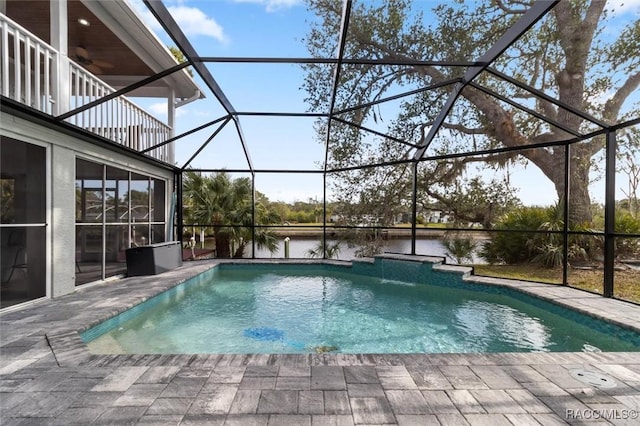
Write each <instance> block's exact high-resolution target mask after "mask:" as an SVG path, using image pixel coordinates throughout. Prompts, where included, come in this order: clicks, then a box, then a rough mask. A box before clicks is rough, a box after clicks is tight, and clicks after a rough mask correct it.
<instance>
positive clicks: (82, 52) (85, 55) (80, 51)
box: [76, 46, 89, 61]
mask: <svg viewBox="0 0 640 426" xmlns="http://www.w3.org/2000/svg"><path fill="white" fill-rule="evenodd" d="M76 55H77V56H78V57H79V58H82V59H84V60H85V61H88V60H89V51H88V50H87V49H86V48H84V47H82V46H77V47H76Z"/></svg>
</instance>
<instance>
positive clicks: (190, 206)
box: [183, 171, 280, 258]
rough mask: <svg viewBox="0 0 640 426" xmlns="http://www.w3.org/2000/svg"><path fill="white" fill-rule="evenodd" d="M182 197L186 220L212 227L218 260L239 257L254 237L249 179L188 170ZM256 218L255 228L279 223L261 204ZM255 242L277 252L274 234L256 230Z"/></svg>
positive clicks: (258, 203)
mask: <svg viewBox="0 0 640 426" xmlns="http://www.w3.org/2000/svg"><path fill="white" fill-rule="evenodd" d="M183 194H184V212H185V215H184V216H185V218H187V221H191V223H192V224H195V223H198V224H201V225H210V226H211V227H212V229H213V236H214V239H215V243H216V252H217V257H221V258H229V257H232V256H233V257H242V256H243V255H244V250H245V248H246V246H247V244H248V243H249V242H250V241H251V240H252V239H253V237H254V235H253V234H252V227H253V223H252V222H253V220H252V217H253V215H252V213H253V212H252V207H251V202H252V196H251V195H252V188H251V180H250V179H249V178H238V179H232V178H231V177H230V176H229V175H228V174H227V173H224V172H223V173H216V174H214V175H203V174H201V173H197V172H193V171H188V172H186V173H185V178H184V187H183ZM255 219H256V225H269V224H272V223H276V222H279V221H280V218H279V217H277V216H276V215H275V214H273V213H270V212H268V211H267V209H266V207H265V206H264V203H262V202H257V203H256V205H255ZM255 242H256V245H257V246H258V248H266V249H267V250H269V251H270V252H272V253H273V252H276V251H277V250H278V242H277V238H276V235H275V233H273V231H269V230H266V229H263V228H256V229H255ZM232 250H233V252H232Z"/></svg>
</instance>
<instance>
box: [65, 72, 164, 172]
mask: <svg viewBox="0 0 640 426" xmlns="http://www.w3.org/2000/svg"><path fill="white" fill-rule="evenodd" d="M70 66H71V73H70V83H71V105H70V108H71V110H73V109H75V108H78V107H81V106H84V105H86V104H88V103H90V102H93V101H95V100H98V99H100V98H102V97H104V96H106V95H109V94H111V93H113V92H115V89H113V88H112V87H110V86H108V85H107V84H106V83H104V82H103V81H102V80H100V79H98V78H97V77H96V76H94V75H93V74H91V73H90V72H88V71H87V70H85V69H84V68H82V67H81V66H80V65H78V64H76V63H73V62H71V63H70ZM67 121H68V122H70V123H72V124H74V125H76V126H78V127H82V128H83V129H88V130H90V131H92V132H93V133H96V134H98V135H100V136H103V137H105V138H107V139H111V140H112V141H115V142H117V143H119V144H122V145H124V146H126V147H128V148H131V149H134V150H136V151H142V150H145V149H147V148H150V147H152V146H154V145H156V144H158V143H161V142H164V141H165V140H167V139H169V137H170V131H171V128H170V127H169V126H167V125H166V124H164V123H163V122H162V121H160V120H158V119H156V118H155V117H153V116H152V115H151V114H149V113H148V112H146V111H144V110H143V109H142V108H140V107H139V106H137V105H136V104H134V103H133V102H131V101H130V100H129V99H127V98H126V97H124V96H119V97H117V98H114V99H111V100H109V101H107V102H103V103H101V104H98V105H96V106H94V107H93V108H90V109H88V110H85V111H82V112H80V113H78V114H76V115H73V116H72V117H69V118H68V119H67ZM149 155H151V156H152V157H154V158H158V159H160V160H163V161H169V159H170V157H169V155H170V153H169V145H164V146H162V147H160V148H156V149H154V150H152V151H149Z"/></svg>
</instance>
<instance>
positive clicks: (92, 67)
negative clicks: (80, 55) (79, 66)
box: [84, 63, 102, 75]
mask: <svg viewBox="0 0 640 426" xmlns="http://www.w3.org/2000/svg"><path fill="white" fill-rule="evenodd" d="M84 67H85V68H86V69H87V70H88V71H91V72H92V73H93V74H95V75H102V68H100V67H99V66H97V65H96V64H93V63H91V64H87V65H85V66H84Z"/></svg>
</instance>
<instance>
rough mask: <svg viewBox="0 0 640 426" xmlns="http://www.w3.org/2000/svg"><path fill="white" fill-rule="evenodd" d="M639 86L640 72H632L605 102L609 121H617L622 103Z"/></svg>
mask: <svg viewBox="0 0 640 426" xmlns="http://www.w3.org/2000/svg"><path fill="white" fill-rule="evenodd" d="M638 86H640V72H637V73H635V74H631V75H630V76H629V78H627V81H625V82H624V84H623V85H622V86H620V88H619V89H618V90H617V91H616V93H615V94H614V95H613V96H612V97H611V99H609V100H608V101H607V102H606V103H605V104H604V117H605V119H606V120H607V121H609V122H610V123H614V122H615V121H616V119H617V118H618V114H619V113H620V108H622V104H623V103H624V101H625V100H626V99H627V98H628V97H629V95H630V94H631V93H632V92H633V91H634V90H636V89H637V88H638Z"/></svg>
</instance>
